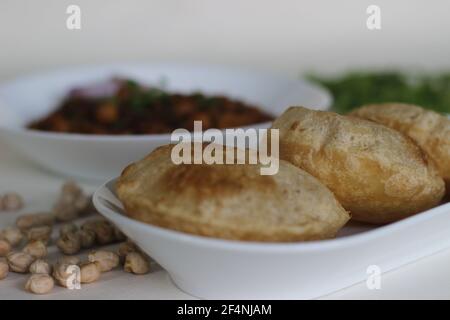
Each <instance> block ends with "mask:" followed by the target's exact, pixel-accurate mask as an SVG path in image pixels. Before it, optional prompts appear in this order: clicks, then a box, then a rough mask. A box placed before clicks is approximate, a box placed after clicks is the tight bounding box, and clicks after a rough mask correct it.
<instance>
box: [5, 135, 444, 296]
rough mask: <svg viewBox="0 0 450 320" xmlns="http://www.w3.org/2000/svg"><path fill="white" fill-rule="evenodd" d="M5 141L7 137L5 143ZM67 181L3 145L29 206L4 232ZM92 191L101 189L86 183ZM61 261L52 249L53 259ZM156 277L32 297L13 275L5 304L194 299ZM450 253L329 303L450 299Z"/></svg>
mask: <svg viewBox="0 0 450 320" xmlns="http://www.w3.org/2000/svg"><path fill="white" fill-rule="evenodd" d="M0 138H1V137H0ZM65 180H66V179H65V178H63V177H58V176H56V175H54V174H52V173H49V172H46V171H45V170H43V169H41V168H39V167H36V166H35V165H34V164H33V163H30V162H29V161H27V160H26V159H24V158H23V157H21V156H20V155H18V154H16V153H15V152H14V151H13V150H12V149H11V148H10V147H8V146H6V145H5V144H4V143H2V141H1V140H0V193H3V192H6V191H9V190H13V191H17V192H19V193H20V194H22V195H23V196H24V198H25V202H26V206H25V208H24V209H23V211H22V212H18V213H5V212H1V213H0V228H4V227H6V226H8V225H11V224H13V223H14V221H15V219H16V217H17V216H18V215H20V214H21V213H31V212H37V211H40V210H48V209H50V207H51V205H52V203H53V201H54V200H55V198H56V196H57V194H58V191H59V188H60V186H61V184H62V183H63V182H64V181H65ZM80 184H82V185H83V186H84V187H85V189H86V191H93V190H94V189H95V184H92V183H87V182H82V181H80ZM56 256H57V249H56V248H55V247H54V246H52V247H51V249H50V259H52V258H55V257H56ZM152 266H153V267H154V268H153V269H154V270H153V272H151V273H150V274H148V275H144V276H135V275H131V274H128V273H125V272H123V271H120V270H117V271H112V272H109V273H105V274H103V275H102V278H101V279H100V280H99V281H98V282H96V283H93V284H89V285H84V286H82V288H81V290H68V289H65V288H61V287H55V289H54V290H53V292H52V293H51V294H48V295H45V296H38V295H32V294H29V293H27V292H25V291H24V289H23V286H24V283H25V281H26V278H27V276H24V275H20V274H15V273H10V274H9V275H8V277H7V278H6V279H4V280H1V281H0V300H4V299H192V298H193V297H192V296H190V295H188V294H186V293H184V292H182V291H181V290H179V289H178V288H177V287H176V286H175V285H174V284H173V283H172V282H171V280H170V278H169V277H168V275H167V273H166V272H165V271H164V270H163V269H161V268H160V267H159V266H158V265H156V264H153V265H152ZM449 266H450V249H448V250H445V251H442V252H440V253H437V254H435V255H433V256H430V257H427V258H424V259H422V260H419V261H417V262H415V263H412V264H409V265H406V266H404V267H402V268H399V269H397V270H394V271H391V272H388V273H385V274H383V275H382V277H381V289H379V290H369V289H368V288H367V286H366V284H365V282H364V283H359V284H356V285H353V286H351V287H349V288H346V289H343V290H340V291H338V292H335V293H332V294H330V295H327V296H325V297H322V298H324V299H450V268H449Z"/></svg>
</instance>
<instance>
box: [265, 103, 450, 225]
mask: <svg viewBox="0 0 450 320" xmlns="http://www.w3.org/2000/svg"><path fill="white" fill-rule="evenodd" d="M272 128H275V129H279V134H280V158H281V159H284V160H287V161H289V162H291V163H293V164H294V165H295V166H297V167H299V168H301V169H303V170H305V171H307V172H309V173H310V174H312V175H313V176H315V177H316V178H317V179H319V180H320V181H321V182H323V183H324V184H325V185H326V186H327V187H328V188H329V189H330V190H331V191H333V192H334V194H335V195H336V197H337V199H338V200H339V201H340V203H341V204H342V205H343V207H344V208H345V209H347V210H349V211H350V212H351V214H352V217H353V218H354V219H355V220H359V221H364V222H370V223H387V222H391V221H396V220H399V219H402V218H405V217H408V216H410V215H413V214H415V213H418V212H421V211H424V210H426V209H428V208H431V207H433V206H436V205H437V204H438V203H439V202H440V200H441V199H442V197H443V194H444V189H445V187H444V182H443V180H442V178H441V177H440V176H439V174H438V171H437V169H436V167H435V166H434V164H433V163H432V162H431V161H429V159H428V157H427V156H426V154H425V153H424V152H423V151H422V150H421V149H420V148H419V147H418V146H417V145H416V144H415V143H413V142H412V141H411V140H410V139H409V138H407V137H405V136H404V135H402V134H401V133H399V132H398V131H395V130H393V129H390V128H388V127H385V126H383V125H380V124H377V123H375V122H372V121H367V120H363V119H358V118H354V117H348V116H341V115H338V114H336V113H333V112H323V111H313V110H309V109H306V108H303V107H291V108H289V109H288V110H287V111H285V112H284V113H283V114H282V115H281V116H280V117H279V118H278V119H276V120H275V122H274V123H273V126H272Z"/></svg>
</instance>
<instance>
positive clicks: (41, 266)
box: [29, 259, 52, 274]
mask: <svg viewBox="0 0 450 320" xmlns="http://www.w3.org/2000/svg"><path fill="white" fill-rule="evenodd" d="M29 271H30V273H43V274H52V266H51V265H50V263H48V262H47V261H45V260H42V259H38V260H36V261H34V262H33V263H32V264H31V265H30V269H29Z"/></svg>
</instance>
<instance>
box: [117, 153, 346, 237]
mask: <svg viewBox="0 0 450 320" xmlns="http://www.w3.org/2000/svg"><path fill="white" fill-rule="evenodd" d="M172 147H173V145H166V146H162V147H160V148H158V149H156V150H154V151H153V152H152V153H151V154H150V155H148V156H147V157H146V158H145V159H143V160H141V161H139V162H136V163H134V164H132V165H130V166H128V167H127V168H126V169H125V170H124V171H123V173H122V176H121V177H120V178H119V180H118V182H117V185H116V189H117V194H118V196H119V198H120V200H121V201H122V202H123V204H124V206H125V211H126V213H127V215H129V216H130V217H132V218H134V219H137V220H140V221H143V222H146V223H149V224H153V225H157V226H161V227H164V228H169V229H174V230H178V231H182V232H187V233H191V234H196V235H202V236H208V237H217V238H223V239H233V240H247V241H267V242H269V241H271V242H281V241H285V242H286V241H303V240H316V239H324V238H331V237H334V236H335V235H336V233H337V231H338V230H339V229H340V228H341V227H342V226H343V225H344V224H345V223H346V222H347V221H348V219H349V214H348V213H347V212H346V211H345V210H344V209H343V208H342V206H341V205H340V204H339V203H338V201H337V200H336V198H335V197H334V195H333V193H332V192H331V191H329V190H328V189H327V188H326V187H325V186H324V185H323V184H322V183H320V182H319V181H318V180H317V179H316V178H314V177H313V176H311V175H310V174H308V173H306V172H304V171H303V170H301V169H299V168H297V167H295V166H293V165H291V164H290V163H288V162H285V161H281V162H280V167H279V171H278V173H277V174H275V175H273V176H263V175H260V165H249V164H240V165H237V164H235V165H233V164H229V165H219V164H212V165H206V164H191V165H190V164H180V165H175V164H173V163H172V161H171V158H170V154H171V149H172Z"/></svg>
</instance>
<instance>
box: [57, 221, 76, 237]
mask: <svg viewBox="0 0 450 320" xmlns="http://www.w3.org/2000/svg"><path fill="white" fill-rule="evenodd" d="M77 231H78V226H77V225H76V224H75V223H65V224H63V225H62V226H61V228H60V229H59V235H60V236H63V235H65V234H66V233H69V232H77Z"/></svg>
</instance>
